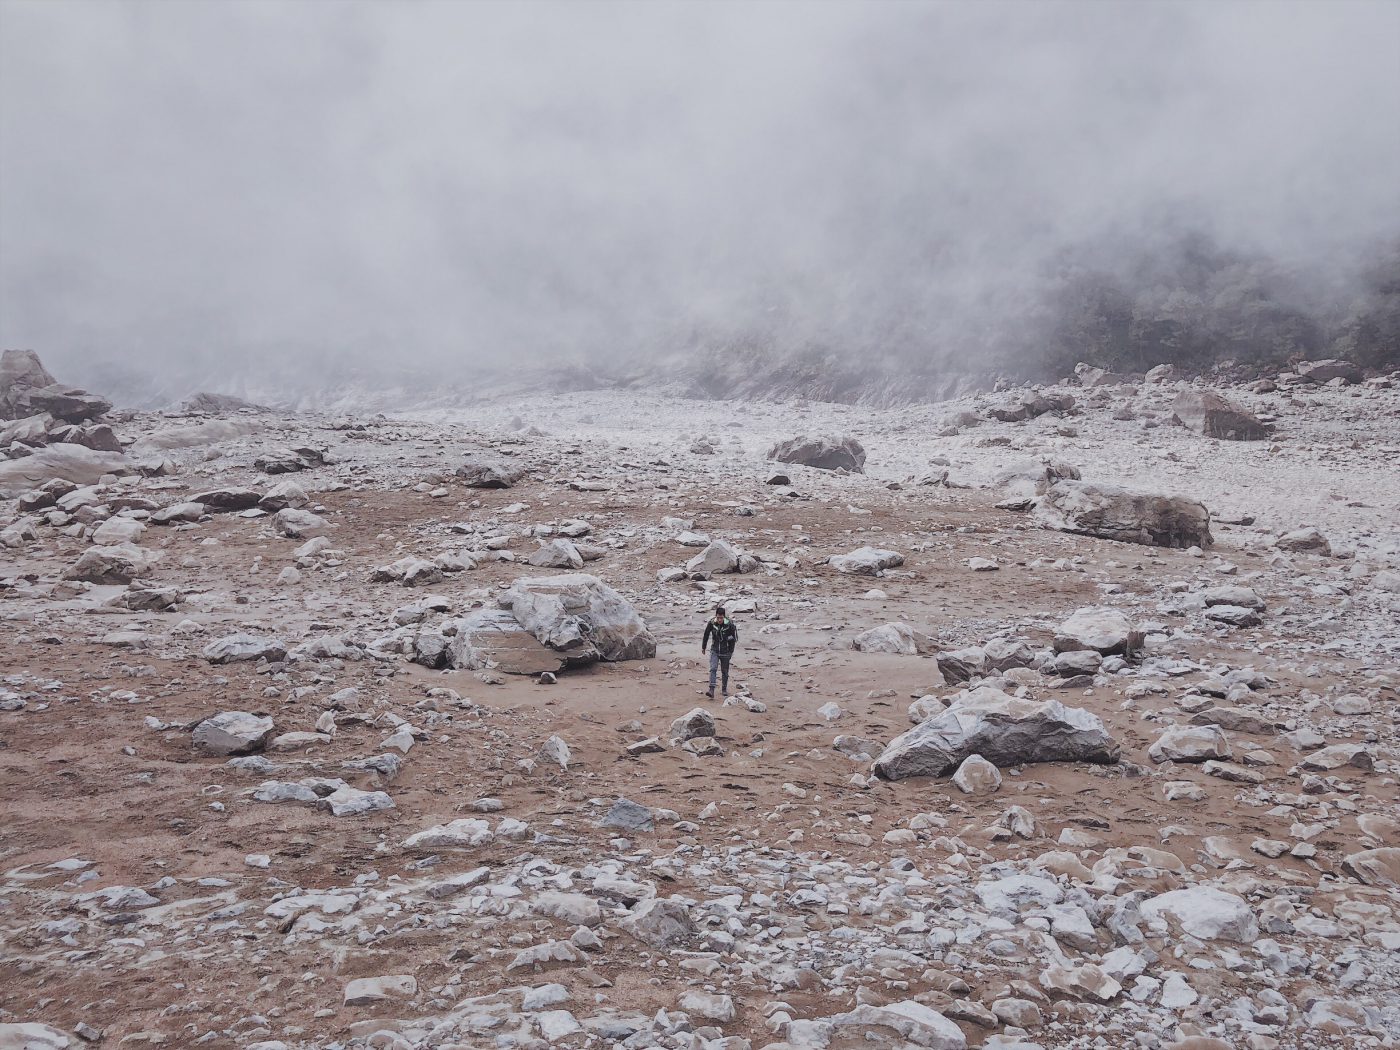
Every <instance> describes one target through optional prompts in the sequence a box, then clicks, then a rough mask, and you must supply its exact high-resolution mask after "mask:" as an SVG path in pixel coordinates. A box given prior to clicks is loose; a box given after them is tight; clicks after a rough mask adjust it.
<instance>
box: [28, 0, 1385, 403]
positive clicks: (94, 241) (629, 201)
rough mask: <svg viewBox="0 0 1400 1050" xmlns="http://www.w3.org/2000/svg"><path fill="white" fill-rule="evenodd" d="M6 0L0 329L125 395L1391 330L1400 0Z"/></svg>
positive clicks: (817, 382)
mask: <svg viewBox="0 0 1400 1050" xmlns="http://www.w3.org/2000/svg"><path fill="white" fill-rule="evenodd" d="M4 18H5V25H4V32H3V33H0V345H3V346H7V347H20V348H32V349H35V350H37V351H39V352H41V353H42V354H43V355H44V359H45V361H47V362H49V363H50V364H51V366H52V367H53V368H54V369H55V370H56V371H57V372H58V373H59V374H62V375H64V376H66V377H69V378H70V379H71V380H72V381H74V382H81V383H84V384H86V385H88V386H90V387H93V388H97V389H108V390H111V391H112V392H113V394H114V396H118V397H122V398H123V399H125V400H127V401H128V402H138V401H139V402H142V403H146V402H152V403H154V402H164V401H168V400H172V399H178V398H180V397H183V396H184V395H185V394H187V393H189V392H190V391H191V390H194V389H200V388H211V387H212V388H214V389H219V390H227V391H228V392H231V393H239V394H243V395H246V396H250V397H253V398H254V399H257V400H264V401H276V402H278V403H301V402H305V401H307V400H317V401H321V402H326V403H340V402H342V401H346V400H347V399H353V398H360V399H362V400H365V401H377V402H383V401H385V400H387V399H390V398H397V397H399V396H400V395H402V396H403V397H406V398H408V399H410V400H413V399H418V400H423V401H427V402H431V401H433V400H435V399H441V398H448V397H451V398H463V397H473V396H480V395H481V394H482V393H484V392H489V391H490V390H495V389H500V388H501V387H502V386H503V385H504V386H509V385H510V384H513V383H519V382H531V383H535V384H543V385H545V386H546V387H547V386H548V385H549V384H550V383H554V382H563V381H570V382H575V383H582V384H588V383H595V382H596V383H606V384H617V383H624V384H625V383H643V382H645V383H649V384H656V385H661V386H664V387H666V388H668V389H677V390H681V391H685V392H691V393H694V394H695V395H696V396H712V397H725V396H788V395H794V396H811V397H828V398H833V399H837V400H859V399H861V398H869V399H872V400H888V399H891V398H899V397H908V398H925V397H937V396H942V395H945V394H948V393H956V392H959V391H962V390H965V389H968V388H969V387H971V386H974V385H978V384H984V383H987V382H989V381H992V380H994V379H996V378H998V377H1010V378H1030V379H1036V378H1048V377H1053V376H1056V375H1062V374H1064V373H1065V372H1066V371H1068V370H1069V369H1070V368H1071V367H1072V366H1073V365H1074V363H1075V362H1077V361H1080V360H1084V361H1088V362H1090V363H1094V364H1099V365H1102V366H1105V367H1110V368H1115V369H1121V370H1129V371H1132V370H1141V369H1142V368H1145V367H1150V366H1151V365H1152V364H1156V363H1160V362H1163V361H1173V362H1177V363H1181V364H1184V365H1188V366H1191V367H1194V368H1207V367H1213V366H1214V365H1216V364H1218V363H1222V362H1231V363H1233V364H1234V365H1237V366H1239V367H1244V368H1255V367H1258V368H1272V367H1276V366H1277V365H1279V364H1282V363H1284V362H1286V361H1287V360H1288V359H1289V358H1290V357H1294V356H1299V355H1309V356H1315V355H1338V356H1348V357H1352V358H1354V359H1356V360H1358V361H1359V362H1363V363H1365V364H1368V365H1370V366H1373V367H1381V366H1385V365H1387V364H1394V363H1395V362H1396V360H1397V353H1400V350H1397V338H1396V291H1395V288H1396V283H1397V255H1398V253H1400V250H1398V249H1397V244H1400V135H1396V134H1395V133H1394V132H1393V130H1392V129H1393V127H1394V112H1395V107H1396V103H1397V100H1400V64H1397V63H1396V62H1395V47H1396V42H1397V40H1400V5H1395V4H1377V3H1368V2H1365V0H1354V2H1353V0H1334V2H1332V3H1328V4H1308V5H1270V4H1253V3H1238V4H1215V5H1208V4H1179V3H1155V2H1145V3H1136V4H1099V3H1089V2H1086V3H1068V4H975V3H936V4H934V3H930V4H919V3H908V4H897V5H896V4H830V3H791V4H766V5H765V4H750V5H740V4H725V5H702V4H694V3H658V4H647V5H638V4H632V3H606V2H600V3H590V4H529V5H517V4H505V3H490V2H482V3H473V4H446V3H444V4H435V3H425V4H415V5H390V4H354V5H341V6H339V7H336V8H334V9H332V8H330V7H327V6H326V5H316V4H296V3H275V2H274V3H265V4H182V5H171V4H160V3H151V2H147V0H115V2H102V3H93V2H89V0H71V2H69V3H65V4H44V3H34V2H30V0H15V2H12V3H10V4H7V5H6V9H5V16H4Z"/></svg>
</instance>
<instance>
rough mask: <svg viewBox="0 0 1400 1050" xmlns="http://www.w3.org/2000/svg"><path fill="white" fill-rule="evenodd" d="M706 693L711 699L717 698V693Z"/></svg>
mask: <svg viewBox="0 0 1400 1050" xmlns="http://www.w3.org/2000/svg"><path fill="white" fill-rule="evenodd" d="M705 695H706V696H707V697H709V698H710V699H711V700H713V699H714V698H715V694H714V693H712V692H708V693H706V694H705Z"/></svg>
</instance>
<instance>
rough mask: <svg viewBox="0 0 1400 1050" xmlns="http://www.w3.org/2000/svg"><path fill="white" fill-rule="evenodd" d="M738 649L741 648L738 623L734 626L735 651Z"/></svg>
mask: <svg viewBox="0 0 1400 1050" xmlns="http://www.w3.org/2000/svg"><path fill="white" fill-rule="evenodd" d="M738 648H739V625H738V624H737V623H736V624H734V649H735V650H737V649H738Z"/></svg>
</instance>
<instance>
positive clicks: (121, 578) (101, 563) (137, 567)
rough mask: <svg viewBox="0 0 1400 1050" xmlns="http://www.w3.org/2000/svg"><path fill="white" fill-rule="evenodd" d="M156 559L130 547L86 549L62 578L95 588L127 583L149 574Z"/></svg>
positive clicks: (120, 544) (119, 544)
mask: <svg viewBox="0 0 1400 1050" xmlns="http://www.w3.org/2000/svg"><path fill="white" fill-rule="evenodd" d="M159 557H160V555H158V554H155V553H152V552H150V551H143V550H142V549H141V548H140V547H138V546H136V545H135V544H134V543H117V544H114V545H112V546H110V547H104V546H97V547H89V548H88V549H87V550H85V551H83V553H82V554H81V555H80V556H79V558H78V560H77V561H76V562H74V563H73V565H72V567H71V568H70V569H69V570H68V571H67V572H65V573H64V574H63V578H64V579H66V580H81V581H83V582H85V583H96V584H118V583H130V582H131V581H132V580H135V579H138V578H139V577H141V576H144V575H146V573H148V572H150V571H151V566H152V565H154V564H155V562H156V560H157V559H158V558H159Z"/></svg>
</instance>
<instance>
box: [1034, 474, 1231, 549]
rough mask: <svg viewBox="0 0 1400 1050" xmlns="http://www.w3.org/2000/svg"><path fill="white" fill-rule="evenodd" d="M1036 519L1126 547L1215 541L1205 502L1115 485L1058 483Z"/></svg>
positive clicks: (1205, 544)
mask: <svg viewBox="0 0 1400 1050" xmlns="http://www.w3.org/2000/svg"><path fill="white" fill-rule="evenodd" d="M1036 515H1037V517H1038V519H1039V520H1040V522H1041V523H1042V524H1043V525H1045V526H1046V527H1047V528H1052V529H1058V530H1059V531H1061V532H1072V533H1076V534H1078V535H1082V536H1097V537H1100V538H1102V539H1107V540H1120V541H1122V542H1124V543H1142V544H1147V545H1150V546H1156V547H1208V546H1210V545H1211V543H1212V542H1213V541H1212V538H1211V534H1210V511H1208V510H1206V508H1205V506H1204V504H1202V503H1199V502H1198V501H1196V500H1193V499H1188V498H1186V497H1185V496H1165V495H1157V494H1153V493H1146V492H1133V491H1131V490H1129V489H1123V488H1119V487H1117V486H1116V485H1102V484H1096V483H1093V482H1088V481H1059V482H1056V483H1055V484H1053V485H1051V486H1050V487H1049V488H1048V489H1047V490H1046V492H1045V494H1044V495H1043V496H1042V497H1041V499H1040V502H1039V504H1038V506H1037V508H1036Z"/></svg>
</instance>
